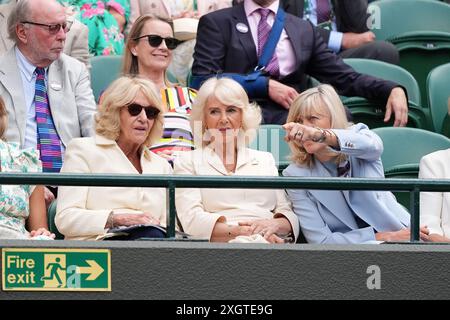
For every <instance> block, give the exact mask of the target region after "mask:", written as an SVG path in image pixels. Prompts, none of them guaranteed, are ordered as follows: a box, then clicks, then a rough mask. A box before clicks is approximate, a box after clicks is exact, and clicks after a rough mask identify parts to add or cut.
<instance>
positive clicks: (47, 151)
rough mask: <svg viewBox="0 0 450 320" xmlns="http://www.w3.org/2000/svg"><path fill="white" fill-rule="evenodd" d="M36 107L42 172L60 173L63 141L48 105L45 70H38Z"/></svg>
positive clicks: (35, 94)
mask: <svg viewBox="0 0 450 320" xmlns="http://www.w3.org/2000/svg"><path fill="white" fill-rule="evenodd" d="M34 106H35V110H36V125H37V148H38V150H39V152H40V158H41V161H42V171H44V172H59V171H60V170H61V166H62V154H61V140H60V139H59V136H58V133H57V132H56V129H55V125H54V124H53V119H52V115H51V113H50V107H49V105H48V96H47V87H46V86H45V69H44V68H36V86H35V93H34Z"/></svg>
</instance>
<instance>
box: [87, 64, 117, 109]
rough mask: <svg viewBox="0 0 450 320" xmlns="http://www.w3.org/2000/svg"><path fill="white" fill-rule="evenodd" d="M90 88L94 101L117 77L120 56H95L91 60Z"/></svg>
mask: <svg viewBox="0 0 450 320" xmlns="http://www.w3.org/2000/svg"><path fill="white" fill-rule="evenodd" d="M91 66H92V67H91V86H92V91H94V97H95V101H97V102H98V98H99V96H100V94H101V93H102V92H103V91H104V90H105V89H106V88H108V86H109V85H110V84H111V83H112V82H113V81H114V80H116V79H117V78H118V77H119V74H120V68H121V66H122V56H95V57H92V58H91Z"/></svg>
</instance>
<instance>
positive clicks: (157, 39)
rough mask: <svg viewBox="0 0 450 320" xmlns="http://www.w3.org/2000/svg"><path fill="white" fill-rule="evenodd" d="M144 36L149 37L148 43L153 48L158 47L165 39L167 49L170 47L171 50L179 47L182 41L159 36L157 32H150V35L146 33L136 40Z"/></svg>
mask: <svg viewBox="0 0 450 320" xmlns="http://www.w3.org/2000/svg"><path fill="white" fill-rule="evenodd" d="M142 38H147V40H148V43H149V44H150V46H152V47H153V48H158V47H159V46H160V45H161V43H162V42H163V40H164V42H165V43H166V46H167V49H169V50H173V49H175V48H176V47H178V45H179V44H180V42H181V41H180V40H178V39H175V38H171V37H167V38H163V37H161V36H158V35H156V34H148V35H145V36H141V37H138V38H135V39H134V40H135V41H137V40H139V39H142Z"/></svg>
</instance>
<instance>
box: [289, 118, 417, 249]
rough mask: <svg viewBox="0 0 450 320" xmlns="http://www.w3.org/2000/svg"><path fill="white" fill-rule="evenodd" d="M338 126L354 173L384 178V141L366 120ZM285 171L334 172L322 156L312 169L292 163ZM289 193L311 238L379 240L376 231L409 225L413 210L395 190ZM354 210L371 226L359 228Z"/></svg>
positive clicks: (302, 173) (291, 173)
mask: <svg viewBox="0 0 450 320" xmlns="http://www.w3.org/2000/svg"><path fill="white" fill-rule="evenodd" d="M333 131H334V132H335V133H336V136H337V137H338V140H339V144H340V148H341V152H342V153H345V154H347V155H348V157H349V161H350V176H351V177H355V178H356V177H358V178H384V171H383V164H382V163H381V159H380V156H381V154H382V152H383V143H382V141H381V139H380V138H379V137H378V136H377V135H376V134H375V133H373V132H372V131H370V130H369V129H368V127H367V126H366V125H365V124H362V123H358V124H356V125H353V126H351V127H350V128H348V129H333ZM283 175H284V176H291V177H331V174H330V173H329V172H328V171H327V170H326V168H325V167H324V165H323V164H322V163H321V162H320V161H318V160H315V161H314V164H313V166H312V168H308V167H303V166H299V165H297V164H291V165H289V166H288V167H287V168H286V169H285V170H284V171H283ZM287 193H288V196H289V198H290V200H291V201H292V205H293V209H294V212H295V214H296V215H297V217H298V218H299V223H300V227H301V229H302V231H303V234H304V235H305V238H306V240H307V241H308V243H337V244H346V243H364V242H368V241H374V240H375V232H376V231H378V232H384V231H397V230H400V229H403V228H406V227H408V226H409V221H410V215H409V213H408V212H407V211H406V210H405V209H404V208H403V206H402V205H400V204H399V203H398V202H397V201H396V199H395V196H394V195H393V194H392V193H391V192H387V191H359V190H353V191H340V190H333V191H328V190H302V189H289V190H287ZM352 211H353V212H354V213H355V214H356V215H358V216H359V218H361V219H362V220H363V221H365V222H366V223H367V224H368V225H369V227H365V228H359V227H358V225H357V222H356V220H355V216H354V214H353V212H352Z"/></svg>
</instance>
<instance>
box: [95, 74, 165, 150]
mask: <svg viewBox="0 0 450 320" xmlns="http://www.w3.org/2000/svg"><path fill="white" fill-rule="evenodd" d="M138 92H141V93H142V94H143V95H144V97H145V98H147V100H148V101H149V102H150V104H151V105H152V106H154V107H156V108H158V109H159V111H160V113H159V114H158V117H157V118H156V119H155V121H154V122H153V126H152V128H151V130H150V132H149V134H148V137H147V139H146V140H145V145H146V146H151V145H152V144H154V143H155V142H157V141H158V140H159V139H160V138H161V136H162V133H163V121H164V120H163V112H164V111H163V110H164V109H163V107H162V103H161V98H160V95H159V94H158V91H157V89H156V87H155V85H154V84H153V82H151V81H150V80H147V79H143V78H139V77H134V78H131V77H120V78H118V79H117V80H115V81H114V82H113V83H112V84H111V85H110V86H109V87H108V89H106V91H105V92H104V94H103V95H102V99H101V101H100V105H99V111H98V113H97V115H96V116H95V131H96V133H97V134H99V135H102V136H104V137H106V138H108V139H111V140H114V141H117V139H118V138H119V135H120V110H121V109H122V108H123V107H125V106H127V105H129V104H130V103H133V101H134V99H135V98H136V96H137V94H138Z"/></svg>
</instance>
